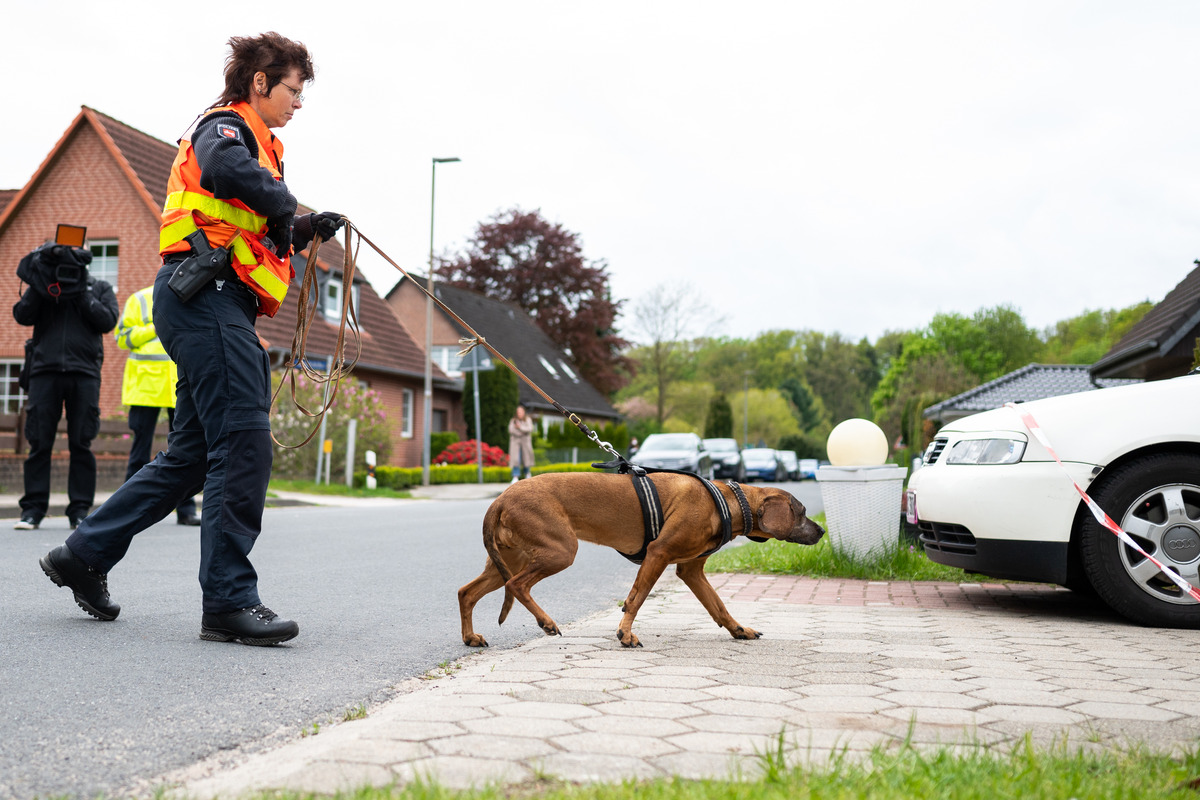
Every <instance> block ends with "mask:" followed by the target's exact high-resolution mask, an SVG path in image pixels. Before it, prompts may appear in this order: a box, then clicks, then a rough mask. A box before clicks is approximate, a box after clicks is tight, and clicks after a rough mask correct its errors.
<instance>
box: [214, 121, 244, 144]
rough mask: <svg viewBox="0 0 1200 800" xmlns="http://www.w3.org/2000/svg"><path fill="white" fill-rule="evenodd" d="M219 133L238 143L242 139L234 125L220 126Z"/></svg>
mask: <svg viewBox="0 0 1200 800" xmlns="http://www.w3.org/2000/svg"><path fill="white" fill-rule="evenodd" d="M217 133H219V134H220V135H222V136H224V137H226V138H229V139H237V140H238V141H241V139H242V134H241V133H239V132H238V129H237V128H235V127H234V126H232V125H224V124H218V125H217Z"/></svg>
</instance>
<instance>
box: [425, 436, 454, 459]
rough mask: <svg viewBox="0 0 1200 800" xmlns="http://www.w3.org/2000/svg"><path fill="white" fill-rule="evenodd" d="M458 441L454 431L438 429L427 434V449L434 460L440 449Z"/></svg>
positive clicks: (440, 451) (439, 453)
mask: <svg viewBox="0 0 1200 800" xmlns="http://www.w3.org/2000/svg"><path fill="white" fill-rule="evenodd" d="M457 441H458V434H457V433H455V432H454V431H438V432H437V433H431V434H429V451H430V453H431V454H432V456H433V458H434V459H435V460H436V459H437V457H438V456H439V455H441V453H442V451H443V450H445V449H446V448H447V447H449V446H450V445H452V444H454V443H455V442H457Z"/></svg>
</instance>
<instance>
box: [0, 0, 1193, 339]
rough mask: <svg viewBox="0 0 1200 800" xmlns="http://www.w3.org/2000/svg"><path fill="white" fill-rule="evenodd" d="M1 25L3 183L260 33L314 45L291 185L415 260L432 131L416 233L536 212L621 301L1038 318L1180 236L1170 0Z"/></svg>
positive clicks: (154, 100) (134, 8)
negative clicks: (82, 115) (72, 128)
mask: <svg viewBox="0 0 1200 800" xmlns="http://www.w3.org/2000/svg"><path fill="white" fill-rule="evenodd" d="M199 9H205V10H204V11H203V12H201V11H199ZM222 9H227V10H222ZM268 9H269V10H268ZM285 10H286V11H285ZM3 27H4V33H5V36H4V40H5V42H4V47H3V48H0V68H2V71H3V74H4V75H5V76H6V94H7V97H6V102H5V105H6V108H7V110H6V112H5V114H4V116H5V118H6V121H7V123H8V124H4V125H0V188H9V189H11V188H20V187H21V186H23V185H24V184H25V182H26V181H27V180H28V179H29V178H30V176H31V175H32V174H33V172H34V170H35V169H36V168H37V166H38V165H39V164H40V163H41V161H42V159H43V158H44V157H45V155H46V154H47V153H48V152H49V150H50V148H51V147H52V146H53V145H54V143H55V142H56V141H57V140H58V138H59V137H60V136H61V134H62V132H63V131H64V130H65V129H66V127H67V125H68V124H69V123H70V122H71V120H72V119H73V118H74V116H75V114H76V113H78V111H79V107H80V106H81V105H88V106H91V107H93V108H96V109H98V110H100V111H102V112H104V113H106V114H109V115H110V116H113V117H115V118H117V119H119V120H121V121H123V122H125V123H127V124H129V125H132V126H133V127H135V128H138V129H140V130H142V131H145V132H146V133H149V134H151V135H153V136H155V137H158V138H160V139H163V140H166V141H172V142H173V141H174V140H175V139H177V138H178V137H179V136H180V135H181V134H182V133H183V131H184V130H185V129H186V128H187V126H188V125H189V124H190V122H191V121H192V119H193V118H194V117H195V116H196V114H197V113H199V112H200V111H201V110H202V109H204V108H205V107H206V106H208V105H209V104H210V102H211V101H212V100H213V99H215V97H216V95H217V94H218V93H219V91H220V89H221V87H222V67H223V61H224V56H225V53H226V46H225V42H226V41H227V40H228V38H229V37H230V36H231V35H245V34H256V33H260V32H262V31H266V30H278V31H279V32H280V33H283V34H284V35H285V36H289V37H291V38H294V39H298V40H300V41H303V42H304V43H305V44H306V45H308V47H309V49H310V51H311V52H312V54H313V57H314V60H315V62H316V65H317V79H316V80H315V82H313V83H312V84H311V85H310V87H309V88H307V89H306V90H305V95H306V100H305V105H304V108H303V109H301V110H300V111H299V112H298V113H297V115H296V117H295V119H293V120H292V122H291V123H289V124H288V126H287V127H286V128H284V129H281V130H278V131H276V133H277V134H278V135H279V136H280V138H281V139H282V140H283V141H284V143H285V145H286V147H287V154H286V162H287V177H288V185H289V187H291V189H292V191H293V192H294V193H295V194H296V196H297V197H298V198H299V199H300V201H301V202H302V203H305V204H307V205H310V206H314V207H317V208H320V209H330V210H335V211H339V212H341V213H343V214H345V215H346V216H348V217H350V218H351V219H352V220H353V221H354V222H355V224H356V225H358V226H359V227H360V228H361V229H362V230H363V232H364V233H366V234H367V235H368V236H369V237H371V239H372V240H374V241H375V242H376V243H378V244H379V245H380V246H381V247H383V248H384V249H385V250H386V251H388V253H389V254H390V255H392V257H393V258H395V259H396V260H397V261H398V262H399V263H401V264H402V265H404V266H405V268H406V269H413V270H416V271H421V272H424V270H425V269H426V265H427V262H428V252H429V222H430V163H431V161H430V160H431V158H433V157H447V156H457V157H459V158H461V159H462V162H461V163H458V164H448V165H443V166H441V167H439V169H438V176H437V202H436V228H435V237H436V239H435V249H436V250H437V251H438V252H439V253H441V252H443V251H447V250H457V249H460V248H461V247H463V245H464V244H465V242H466V241H467V239H468V238H469V237H470V236H471V234H472V233H473V231H474V230H475V227H476V225H477V224H478V223H479V222H480V221H481V220H484V219H486V218H488V217H490V216H492V215H494V214H496V213H497V212H500V211H503V210H506V209H509V208H512V207H514V206H517V207H520V208H522V209H526V210H530V209H541V212H542V214H543V215H544V216H546V217H547V218H548V219H550V220H552V221H555V222H558V223H561V224H562V225H564V226H565V227H566V228H568V229H570V230H572V231H575V232H576V233H578V234H579V235H580V236H581V238H582V241H583V245H584V251H585V253H586V255H587V256H588V257H589V258H591V259H604V260H606V261H607V262H608V270H609V275H610V280H611V286H612V289H613V293H614V296H615V297H617V298H623V299H627V300H629V302H628V303H627V304H626V310H627V311H629V310H632V307H633V305H634V304H635V303H636V302H637V300H638V299H639V297H641V296H642V295H643V294H645V293H646V292H647V291H648V290H649V289H651V288H653V287H654V286H655V285H659V284H678V283H680V282H687V283H689V284H691V285H693V286H694V287H695V288H696V289H697V290H698V292H699V293H700V294H701V295H702V296H703V298H704V299H705V301H706V302H707V303H708V304H709V305H710V306H712V307H713V308H714V309H716V310H717V313H718V314H719V315H721V316H723V317H724V323H723V324H722V325H721V326H720V327H718V328H717V329H715V330H712V331H709V332H710V333H715V334H718V335H726V336H735V337H753V336H755V335H757V334H758V333H760V332H762V331H765V330H770V329H780V328H795V329H810V330H817V331H823V332H825V333H834V332H837V333H840V334H842V335H843V336H845V337H848V338H850V339H854V340H857V339H859V338H861V337H867V338H869V339H871V340H872V341H874V340H875V339H877V338H878V337H879V335H880V334H882V333H884V332H885V331H887V330H897V329H908V328H917V327H921V326H923V325H925V324H927V323H928V322H929V321H930V319H931V318H932V316H933V315H934V314H935V313H938V312H958V313H962V314H968V315H969V314H972V313H974V312H975V311H976V310H978V309H980V308H983V307H990V306H995V305H998V304H1011V305H1013V306H1015V307H1016V308H1018V309H1019V310H1020V311H1021V312H1022V313H1023V314H1024V316H1025V319H1026V321H1027V322H1028V323H1029V324H1030V325H1033V326H1035V327H1038V328H1041V327H1044V326H1047V325H1051V324H1053V323H1054V322H1056V321H1057V320H1060V319H1064V318H1067V317H1070V316H1074V315H1076V314H1079V313H1082V312H1083V311H1084V310H1087V309H1096V308H1103V309H1107V308H1120V307H1124V306H1127V305H1130V304H1132V303H1136V302H1138V301H1141V300H1146V299H1149V300H1152V301H1154V302H1157V301H1159V300H1161V299H1162V298H1163V296H1164V295H1165V294H1166V293H1167V292H1168V291H1170V290H1171V289H1172V288H1173V287H1174V286H1175V285H1176V284H1177V283H1178V282H1179V281H1181V280H1182V279H1183V278H1184V277H1185V276H1186V275H1187V274H1188V272H1190V271H1191V269H1193V264H1192V261H1193V259H1195V258H1198V257H1200V237H1198V236H1197V232H1198V231H1200V146H1198V145H1200V143H1198V141H1197V140H1198V138H1200V107H1198V102H1197V97H1198V92H1197V88H1196V84H1197V77H1198V76H1200V4H1196V3H1194V2H1193V3H1188V2H1132V1H1131V2H1126V3H1114V2H1094V1H1091V0H1089V2H1052V1H1048V0H1037V2H1013V0H1004V1H1003V2H964V0H953V1H952V2H908V3H898V2H866V1H864V2H845V1H844V0H838V1H837V2H833V1H832V0H829V1H827V2H823V3H806V2H746V3H704V2H695V0H688V1H687V2H654V0H642V1H641V2H613V1H612V0H609V1H608V2H604V3H598V2H594V3H586V4H585V3H571V2H562V0H558V1H557V2H545V3H542V2H537V3H534V2H479V3H464V2H436V3H432V2H425V3H409V2H392V3H388V4H377V3H370V4H367V3H357V2H352V1H351V0H347V1H346V2H341V3H331V2H327V0H326V1H324V2H319V3H316V2H306V1H300V2H290V3H287V4H284V3H272V4H267V3H245V2H243V3H229V4H225V5H222V4H220V3H205V4H199V5H197V4H195V3H191V4H175V3H162V2H154V3H150V2H109V3H96V2H87V3H84V2H75V1H74V0H70V1H66V2H65V1H64V0H58V2H47V3H39V4H33V3H21V4H10V7H7V8H6V9H5V12H4V25H3ZM362 262H363V272H364V274H366V275H367V277H368V278H369V279H370V280H371V282H372V284H373V285H374V286H375V288H376V290H377V291H378V292H379V293H380V294H381V295H382V294H385V293H386V292H387V291H388V290H389V289H390V288H391V286H392V285H393V284H394V283H395V280H396V278H397V277H398V273H396V272H395V270H393V269H392V268H391V267H389V266H387V265H386V264H383V263H382V262H380V261H378V260H369V259H367V258H366V257H364V258H363V259H362ZM11 266H12V267H14V268H15V265H11ZM626 325H628V320H626ZM481 333H484V334H485V335H486V332H485V331H481Z"/></svg>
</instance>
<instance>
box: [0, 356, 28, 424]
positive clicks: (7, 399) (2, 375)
mask: <svg viewBox="0 0 1200 800" xmlns="http://www.w3.org/2000/svg"><path fill="white" fill-rule="evenodd" d="M21 363H22V362H20V361H0V413H2V414H15V413H17V412H18V411H20V410H21V403H22V402H23V401H24V400H25V392H23V391H21V387H20V386H18V385H17V376H18V375H19V374H20V372H21Z"/></svg>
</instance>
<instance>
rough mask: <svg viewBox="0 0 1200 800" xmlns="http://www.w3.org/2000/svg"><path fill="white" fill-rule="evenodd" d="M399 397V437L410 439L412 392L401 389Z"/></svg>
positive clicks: (411, 428) (411, 429)
mask: <svg viewBox="0 0 1200 800" xmlns="http://www.w3.org/2000/svg"><path fill="white" fill-rule="evenodd" d="M400 396H401V401H400V435H401V436H403V437H404V438H405V439H411V438H412V431H413V390H412V389H402V390H401V391H400Z"/></svg>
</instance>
